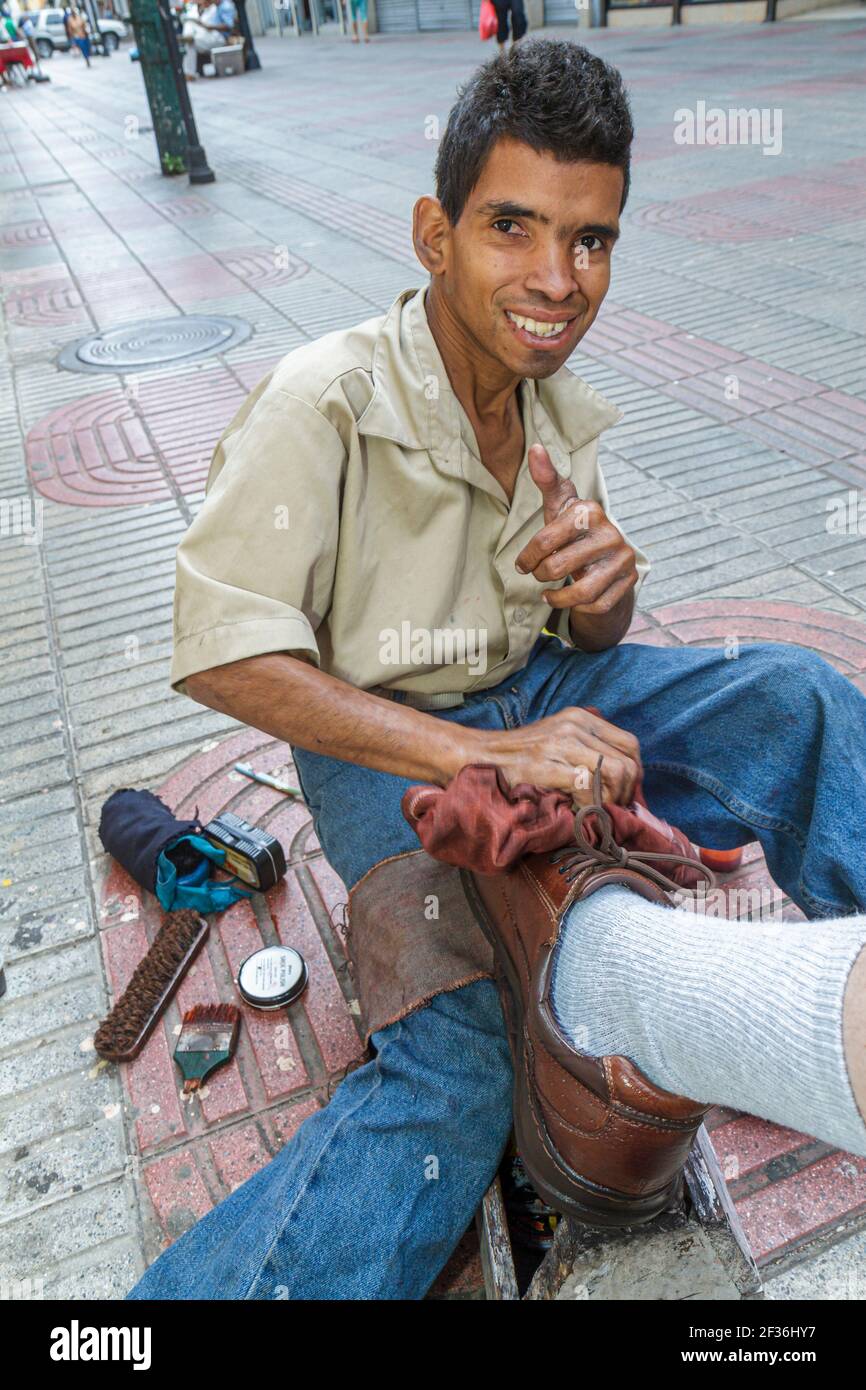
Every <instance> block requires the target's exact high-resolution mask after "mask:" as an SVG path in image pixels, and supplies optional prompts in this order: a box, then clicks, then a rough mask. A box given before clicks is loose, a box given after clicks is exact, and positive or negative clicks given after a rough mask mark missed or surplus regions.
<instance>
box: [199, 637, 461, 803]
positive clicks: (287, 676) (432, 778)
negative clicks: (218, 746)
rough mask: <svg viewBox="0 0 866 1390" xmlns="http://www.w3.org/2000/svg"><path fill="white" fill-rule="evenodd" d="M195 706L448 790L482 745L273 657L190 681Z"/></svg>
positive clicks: (304, 665)
mask: <svg viewBox="0 0 866 1390" xmlns="http://www.w3.org/2000/svg"><path fill="white" fill-rule="evenodd" d="M186 688H187V691H188V692H189V694H190V695H191V696H192V698H193V699H194V700H198V701H199V702H200V703H201V704H203V705H208V706H209V708H211V709H216V710H219V711H220V712H221V713H223V714H229V715H231V716H232V717H233V718H234V719H238V720H240V721H241V723H243V724H249V725H251V726H252V728H254V729H261V730H262V732H263V733H266V734H272V735H273V737H274V738H279V739H282V740H283V742H285V743H291V744H294V745H296V746H297V747H298V748H305V749H307V750H308V751H309V752H312V753H323V754H325V755H326V756H327V757H330V758H342V759H343V760H344V761H346V762H350V763H359V764H361V765H362V766H364V767H370V768H373V769H375V770H376V771H378V772H391V773H394V774H395V775H397V776H400V777H411V778H413V779H416V780H418V781H420V782H434V783H436V784H437V785H439V786H447V784H448V782H449V781H450V780H451V778H452V777H453V776H454V775H455V774H456V773H457V772H458V771H459V770H460V768H461V767H463V766H465V764H466V763H468V762H472V761H473V759H474V758H475V757H476V756H477V755H478V750H477V749H476V744H478V743H479V741H480V740H479V738H478V736H477V734H476V732H475V731H474V730H472V729H464V728H462V727H461V726H460V725H459V724H454V723H452V722H451V721H450V720H445V719H437V718H435V717H434V716H433V715H429V714H424V713H422V712H421V711H420V710H415V709H410V708H409V707H408V706H406V705H401V704H397V703H396V702H394V701H391V700H384V699H382V698H381V697H380V696H378V695H371V694H369V693H368V692H367V691H364V690H358V689H356V687H355V686H352V685H347V684H346V682H345V681H341V680H337V679H336V678H335V677H334V676H329V675H326V674H325V672H324V671H319V670H317V669H316V667H314V666H312V665H310V664H309V662H306V661H303V660H300V659H298V658H297V657H293V656H288V655H286V654H285V653H282V652H275V653H273V654H269V655H267V656H254V657H248V658H247V659H246V660H244V661H233V662H231V663H229V664H228V665H227V666H215V667H213V668H212V669H211V670H210V671H202V672H200V673H199V674H197V675H194V676H190V677H188V679H187V682H186Z"/></svg>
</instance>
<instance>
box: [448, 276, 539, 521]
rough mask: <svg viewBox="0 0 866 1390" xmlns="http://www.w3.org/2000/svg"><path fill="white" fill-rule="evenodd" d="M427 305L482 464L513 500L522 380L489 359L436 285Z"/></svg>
mask: <svg viewBox="0 0 866 1390" xmlns="http://www.w3.org/2000/svg"><path fill="white" fill-rule="evenodd" d="M424 307H425V309H426V311H427V322H428V324H429V325H430V332H431V333H432V334H433V339H434V342H435V343H436V346H437V348H438V349H439V355H440V357H441V358H442V361H443V363H444V364H445V370H446V372H447V373H448V380H449V382H450V384H451V388H452V390H453V392H454V394H455V396H456V397H457V399H458V401H459V402H460V404H461V405H462V407H463V409H464V410H465V412H466V415H467V417H468V419H469V422H470V424H471V425H472V428H473V430H474V431H475V437H476V439H477V441H478V448H479V453H480V455H481V461H482V463H483V464H484V465H485V467H486V468H487V469H488V471H489V472H490V473H492V475H493V477H494V478H496V480H497V482H498V483H499V484H500V485H501V486H502V488H503V489H504V491H505V493H506V495H507V496H508V498H509V499H510V498H511V496H512V494H513V490H514V482H515V480H516V477H517V473H518V471H519V469H520V463H521V461H522V458H523V453H524V450H525V441H524V437H523V420H522V417H521V411H520V400H519V396H518V393H517V388H518V387H519V385H520V382H521V378H520V377H519V376H515V375H513V374H512V373H511V372H507V371H506V370H504V369H503V367H502V365H501V364H500V363H499V362H496V361H495V360H494V359H493V358H490V357H489V356H487V355H486V354H485V353H484V351H483V349H482V348H481V347H480V346H479V345H478V344H477V343H476V342H475V340H474V339H473V338H472V337H471V336H470V335H469V334H468V333H467V332H466V330H465V328H464V327H463V325H462V324H461V323H460V322H459V320H458V319H457V318H455V316H454V314H453V312H452V311H451V308H450V305H449V304H448V302H447V300H446V299H445V297H444V296H443V295H442V294H441V293H440V292H438V291H437V288H436V281H435V280H434V282H433V284H432V285H431V286H430V288H429V289H428V291H427V295H426V299H425V304H424Z"/></svg>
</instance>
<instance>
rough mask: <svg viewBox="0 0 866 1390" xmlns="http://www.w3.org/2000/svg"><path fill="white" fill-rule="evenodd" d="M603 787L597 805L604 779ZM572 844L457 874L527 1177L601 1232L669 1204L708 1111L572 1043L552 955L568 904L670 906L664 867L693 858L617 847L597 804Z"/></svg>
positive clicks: (620, 1062) (670, 886) (629, 1066)
mask: <svg viewBox="0 0 866 1390" xmlns="http://www.w3.org/2000/svg"><path fill="white" fill-rule="evenodd" d="M596 786H597V788H598V790H597V792H596V796H597V797H599V800H600V779H599V778H598V777H597V779H596ZM590 814H592V815H595V816H598V817H599V820H598V823H599V825H600V826H601V828H602V832H603V838H602V843H601V845H600V846H599V847H598V848H594V847H593V846H591V845H590V844H589V842H588V841H587V840H586V839H585V838H584V836H583V835H582V824H583V821H584V820H585V818H586V816H587V815H590ZM575 839H576V843H575V845H574V846H573V847H569V848H567V849H562V850H557V851H555V852H554V853H553V854H531V855H526V856H524V858H523V859H521V860H520V861H519V863H518V864H517V865H516V866H515V867H514V868H513V869H510V870H508V871H507V872H505V873H499V874H492V875H487V874H474V873H472V872H470V871H469V870H465V869H464V870H462V871H461V876H462V879H463V886H464V889H465V891H466V895H467V897H468V899H469V903H470V906H471V907H472V910H473V912H474V914H475V916H476V918H477V920H478V923H479V925H480V927H481V929H482V930H483V931H484V933H485V935H486V936H487V937H488V939H489V940H490V942H491V944H492V946H493V949H494V953H495V958H496V966H497V983H498V985H499V991H500V995H501V998H502V1006H503V1010H504V1013H505V1017H506V1022H507V1024H508V1032H509V1040H510V1043H511V1054H512V1059H513V1062H514V1127H515V1137H516V1140H517V1147H518V1150H519V1152H520V1154H521V1157H522V1158H523V1161H524V1163H525V1165H526V1169H527V1172H528V1173H529V1176H530V1178H531V1179H532V1181H533V1183H534V1184H535V1186H536V1188H537V1189H538V1192H539V1193H540V1195H541V1196H542V1197H543V1198H544V1199H545V1200H546V1201H547V1202H549V1203H550V1205H551V1206H552V1207H554V1208H555V1210H557V1211H559V1212H562V1213H563V1214H565V1215H568V1216H572V1217H574V1218H576V1219H577V1220H578V1221H583V1222H586V1223H588V1224H590V1225H594V1226H631V1225H637V1224H639V1223H640V1222H643V1221H649V1220H651V1219H652V1218H653V1217H654V1216H657V1215H658V1214H659V1212H661V1211H664V1210H665V1208H666V1207H668V1206H670V1205H671V1203H672V1201H673V1200H674V1198H675V1197H676V1195H677V1192H678V1191H679V1186H680V1178H681V1174H682V1170H683V1166H684V1164H685V1161H686V1159H687V1157H688V1154H689V1150H690V1148H691V1146H692V1141H693V1139H694V1137H695V1134H696V1132H697V1130H698V1128H699V1126H700V1124H701V1121H702V1120H703V1117H704V1115H705V1114H706V1113H707V1111H708V1110H709V1109H710V1108H711V1107H710V1106H708V1105H702V1104H699V1103H698V1102H697V1101H693V1100H688V1099H687V1098H686V1097H685V1096H675V1095H672V1094H671V1092H669V1091H662V1090H660V1089H659V1087H658V1086H655V1085H654V1084H653V1083H652V1082H651V1081H650V1080H649V1079H648V1078H647V1077H646V1076H644V1075H643V1073H642V1072H641V1071H639V1070H638V1068H637V1067H636V1066H635V1065H634V1063H633V1062H631V1061H629V1059H628V1058H627V1057H592V1056H590V1055H589V1054H588V1053H585V1052H580V1051H579V1050H578V1049H577V1048H575V1047H573V1046H572V1044H571V1043H570V1042H569V1041H568V1039H567V1038H566V1037H565V1035H564V1034H563V1033H562V1031H561V1030H560V1028H559V1027H558V1025H557V1023H556V1020H555V1018H554V1014H553V1008H552V1006H551V1003H550V986H551V976H552V968H551V967H552V962H553V953H554V948H555V946H556V943H557V941H558V939H559V931H560V926H561V923H562V921H563V918H564V915H565V913H566V911H567V909H568V908H569V907H570V906H571V905H572V903H574V902H577V901H579V900H580V899H583V898H587V897H589V896H590V894H592V893H595V892H597V891H598V889H599V888H604V887H606V886H607V885H609V884H620V885H622V886H623V887H626V888H630V889H631V890H632V891H633V892H635V893H639V894H640V895H641V896H642V897H644V898H648V899H649V900H650V901H651V902H657V903H662V904H664V905H665V906H666V907H671V908H673V903H672V901H671V898H670V891H673V890H675V889H676V888H677V885H676V883H675V882H674V881H673V880H672V879H670V878H667V877H666V875H665V874H664V873H662V872H661V869H662V868H664V867H667V866H670V865H671V864H673V863H683V862H685V863H690V864H691V863H692V862H693V861H692V860H687V859H685V857H684V856H677V855H669V856H665V857H664V860H663V859H662V856H660V855H657V856H653V855H645V856H642V855H641V854H639V853H634V852H632V853H629V852H627V851H625V850H623V849H621V848H620V847H619V846H618V845H617V844H616V843H615V841H614V840H613V837H612V834H611V823H610V820H609V818H608V816H607V813H606V812H605V811H604V809H603V807H601V806H600V805H596V806H591V807H584V808H583V809H582V810H581V811H580V812H578V814H577V815H576V816H575ZM653 859H656V860H657V861H658V867H657V866H656V864H654V863H650V862H649V861H650V860H653ZM702 872H703V873H705V874H706V876H707V879H708V882H709V883H710V884H712V883H714V882H715V878H714V875H713V874H712V872H711V871H710V870H709V869H703V870H702Z"/></svg>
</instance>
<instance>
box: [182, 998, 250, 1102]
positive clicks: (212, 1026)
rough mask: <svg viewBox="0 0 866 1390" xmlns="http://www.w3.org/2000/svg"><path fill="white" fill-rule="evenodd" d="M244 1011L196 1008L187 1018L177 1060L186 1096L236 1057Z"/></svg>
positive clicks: (206, 1006) (233, 1006) (230, 1006)
mask: <svg viewBox="0 0 866 1390" xmlns="http://www.w3.org/2000/svg"><path fill="white" fill-rule="evenodd" d="M240 1020H241V1011H240V1009H239V1008H238V1007H237V1005H236V1004H196V1005H195V1007H194V1008H192V1009H187V1011H186V1013H185V1014H184V1016H183V1023H182V1025H181V1030H180V1037H179V1038H178V1040H177V1047H176V1048H175V1049H174V1060H175V1061H176V1062H177V1064H178V1066H179V1067H180V1069H181V1072H182V1073H183V1091H184V1095H189V1094H190V1092H191V1091H197V1090H198V1089H199V1087H200V1086H201V1083H202V1082H203V1081H204V1079H205V1077H206V1076H210V1074H211V1072H212V1071H216V1068H217V1067H221V1066H224V1065H225V1063H226V1062H228V1061H230V1060H231V1058H232V1056H233V1055H234V1050H235V1045H236V1044H237V1040H238V1027H239V1025H240Z"/></svg>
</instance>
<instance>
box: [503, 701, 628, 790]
mask: <svg viewBox="0 0 866 1390" xmlns="http://www.w3.org/2000/svg"><path fill="white" fill-rule="evenodd" d="M479 737H480V738H481V741H482V747H481V749H480V750H479V751H480V756H478V757H476V761H479V762H481V761H484V762H491V763H496V764H497V765H498V766H499V767H501V768H502V770H503V772H504V773H505V775H506V777H507V778H508V782H509V784H510V785H511V786H512V787H513V786H515V785H516V784H517V783H518V782H533V783H535V785H536V786H539V787H552V788H553V789H555V790H557V791H567V792H570V793H571V795H572V796H573V797H574V800H575V801H576V802H577V803H578V805H580V806H588V805H590V804H591V803H592V800H593V797H592V774H593V772H594V771H595V768H596V765H597V764H598V759H599V755H603V757H604V761H603V762H602V765H601V783H602V788H603V791H604V800H605V801H613V802H615V803H616V804H617V805H619V806H627V805H628V804H629V802H630V801H632V800H633V798H634V790H635V783H636V782H637V779H638V777H639V776H640V774H641V761H640V748H639V746H638V741H637V739H636V738H635V737H634V734H629V733H626V731H625V730H624V729H618V728H617V727H616V725H615V724H608V722H607V720H606V719H602V718H601V717H600V716H599V715H597V714H592V713H591V712H590V711H589V710H586V709H578V708H569V709H564V710H560V711H559V712H558V713H557V714H550V715H548V716H547V718H545V719H539V720H538V721H537V723H535V724H527V725H525V726H524V727H522V728H519V729H506V730H503V731H502V732H499V731H497V732H495V733H492V732H486V733H483V734H480V735H479Z"/></svg>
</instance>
